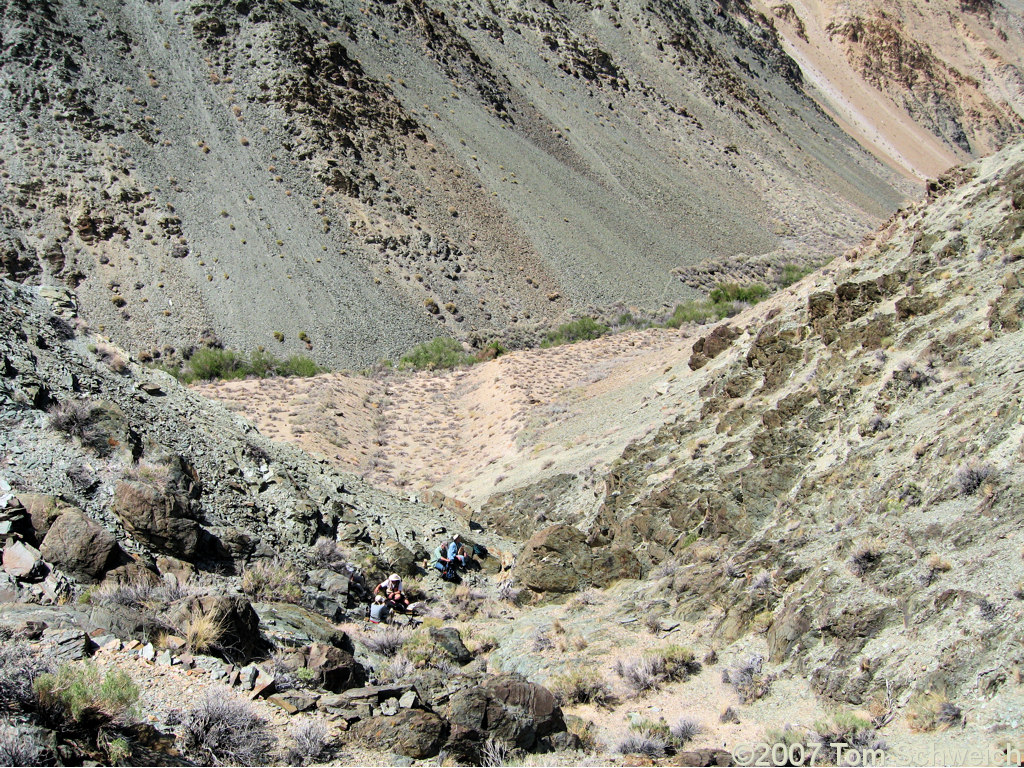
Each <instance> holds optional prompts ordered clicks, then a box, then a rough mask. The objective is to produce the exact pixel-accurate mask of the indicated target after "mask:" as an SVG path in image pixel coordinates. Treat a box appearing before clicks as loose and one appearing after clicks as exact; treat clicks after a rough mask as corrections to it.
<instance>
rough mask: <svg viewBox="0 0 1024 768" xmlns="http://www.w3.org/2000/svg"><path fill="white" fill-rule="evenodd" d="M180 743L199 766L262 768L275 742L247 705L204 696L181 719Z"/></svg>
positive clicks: (271, 756) (217, 697)
mask: <svg viewBox="0 0 1024 768" xmlns="http://www.w3.org/2000/svg"><path fill="white" fill-rule="evenodd" d="M180 743H181V747H182V749H183V750H184V752H185V754H186V755H188V756H189V757H190V758H192V759H193V760H196V761H198V762H200V764H206V765H221V764H227V765H265V764H267V763H273V762H275V760H274V757H273V754H272V752H271V750H272V748H273V747H274V745H275V744H276V743H277V740H276V739H275V738H274V737H273V736H272V735H271V734H270V732H269V730H268V729H267V723H266V721H264V720H263V719H262V718H260V717H258V716H257V715H256V713H255V712H253V710H252V707H250V706H249V705H248V704H247V703H245V702H242V701H237V700H235V699H230V698H225V697H222V696H215V695H213V694H207V696H206V698H204V699H203V700H202V701H201V702H200V703H199V704H197V705H196V706H195V707H193V708H191V709H189V710H187V711H186V712H185V714H184V715H182V719H181V740H180Z"/></svg>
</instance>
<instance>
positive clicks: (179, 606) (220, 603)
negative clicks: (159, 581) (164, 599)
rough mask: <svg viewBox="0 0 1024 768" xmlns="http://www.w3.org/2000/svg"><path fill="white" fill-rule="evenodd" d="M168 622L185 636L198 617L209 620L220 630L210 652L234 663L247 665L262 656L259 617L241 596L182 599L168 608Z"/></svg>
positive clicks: (262, 648) (204, 596)
mask: <svg viewBox="0 0 1024 768" xmlns="http://www.w3.org/2000/svg"><path fill="white" fill-rule="evenodd" d="M165 615H166V616H167V620H168V622H170V624H171V625H172V626H174V627H176V628H177V629H178V631H179V633H181V634H183V635H186V634H188V633H187V631H186V630H187V627H188V626H189V624H190V623H191V622H194V621H195V620H196V619H197V618H201V617H209V618H210V619H212V620H213V621H214V622H215V623H216V626H217V627H218V628H219V632H218V633H217V637H216V639H215V640H214V642H213V644H212V650H214V651H216V652H217V653H218V654H219V655H221V656H223V657H224V658H226V659H229V660H231V661H234V662H236V663H237V662H246V661H249V660H250V659H252V658H253V657H254V656H257V655H259V654H260V653H262V652H263V651H264V650H265V648H264V646H265V643H264V642H263V640H262V638H261V637H260V618H259V616H257V615H256V611H254V610H253V608H252V606H251V605H250V604H249V601H248V600H246V599H245V598H244V597H242V596H241V595H203V596H193V597H186V598H182V599H181V600H176V601H175V602H173V603H171V604H170V605H168V606H167V610H166V614H165Z"/></svg>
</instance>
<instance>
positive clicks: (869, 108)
mask: <svg viewBox="0 0 1024 768" xmlns="http://www.w3.org/2000/svg"><path fill="white" fill-rule="evenodd" d="M754 6H755V7H757V8H758V10H760V11H762V12H763V13H765V14H766V15H767V16H769V17H770V18H773V19H774V20H775V23H776V27H777V29H778V31H779V32H780V34H781V36H782V39H783V44H784V47H785V49H786V51H787V53H789V55H790V56H792V57H793V59H794V60H796V61H797V63H798V64H799V65H800V68H801V70H802V72H803V75H804V79H805V82H806V83H807V85H808V86H809V87H808V89H807V90H808V93H810V94H811V95H812V96H813V97H814V98H815V99H816V100H817V101H818V103H819V104H820V105H821V106H822V108H824V109H825V111H826V112H828V113H829V114H830V115H831V116H832V117H833V118H834V119H835V120H836V122H837V123H839V124H840V125H841V126H842V127H843V129H844V130H846V131H847V132H848V133H849V134H850V135H851V136H853V137H854V138H855V139H857V141H858V142H860V144H861V145H862V146H864V147H865V148H866V149H868V150H869V151H870V152H872V153H873V154H874V155H875V156H876V157H878V158H879V159H881V160H883V161H884V162H886V163H888V164H889V165H890V166H892V167H893V168H895V169H897V170H899V171H900V172H902V173H904V174H906V175H907V176H908V177H910V178H917V179H927V178H934V177H935V176H937V175H939V174H941V173H942V172H943V171H944V170H946V169H947V168H949V167H950V166H952V165H954V164H955V163H957V162H963V161H964V160H965V159H966V155H965V153H963V152H962V151H961V150H959V149H956V148H954V147H952V146H950V145H949V144H947V143H945V142H943V141H942V140H941V139H940V138H938V137H937V136H935V135H934V134H932V133H930V132H929V131H928V130H926V129H925V128H923V127H922V126H921V125H920V124H918V123H916V122H915V121H914V120H913V119H912V118H911V116H910V115H909V114H908V113H907V111H906V109H904V107H903V105H902V104H899V103H897V102H896V101H894V100H893V99H892V98H890V97H889V96H887V95H885V94H883V93H882V92H881V91H880V90H879V89H877V88H876V87H874V86H873V85H871V84H870V83H868V82H867V81H866V80H865V79H864V78H863V77H862V76H861V75H860V74H859V73H858V72H857V71H856V69H855V67H852V66H851V62H850V61H848V59H847V55H846V50H845V49H844V46H843V39H842V37H841V36H837V35H833V34H830V29H829V27H830V25H833V24H841V23H843V22H844V21H847V20H849V19H851V18H854V17H858V18H869V17H871V16H873V15H875V14H877V13H880V12H881V13H885V14H886V15H887V17H888V18H889V19H891V20H893V21H894V22H895V23H896V24H897V25H898V27H899V28H900V29H901V30H902V31H903V32H904V34H905V35H906V37H907V39H909V40H912V41H915V42H920V43H922V44H924V45H925V46H926V47H927V48H928V49H929V50H930V51H931V52H932V53H933V54H934V55H935V56H936V57H937V58H938V59H939V60H940V61H942V62H943V63H944V64H945V65H947V66H948V67H949V68H950V69H951V70H955V71H956V72H958V73H960V74H961V75H963V76H965V78H967V79H966V80H965V81H962V82H961V87H964V88H974V89H976V92H977V94H979V96H980V97H985V98H988V99H992V100H993V101H995V102H997V103H999V104H1004V105H1006V106H1007V107H1008V108H1009V109H1010V110H1012V111H1014V112H1016V113H1017V114H1018V115H1020V114H1022V112H1024V90H1022V89H1021V87H1020V83H1019V71H1020V67H1021V64H1022V53H1021V51H1020V50H1019V49H1018V48H1019V46H1018V45H1017V43H1016V42H1015V40H1016V37H1017V36H1018V35H1019V25H1015V24H1013V23H1010V22H1011V21H1012V19H1013V17H1014V15H1015V14H1019V12H1020V9H1019V8H1018V7H1015V6H1016V4H1009V5H1008V6H1007V9H1005V10H1004V9H1002V8H1001V7H1000V6H999V5H998V4H996V5H995V6H994V7H995V10H994V11H993V12H992V14H991V15H988V16H986V15H985V14H972V13H966V12H964V11H963V10H962V9H961V7H960V5H959V4H958V3H952V2H945V0H936V2H930V3H920V2H915V0H897V1H896V2H885V3H882V2H879V1H878V0H791V2H790V1H789V0H755V2H754ZM787 6H788V7H789V8H791V9H792V13H790V12H789V11H788V9H787ZM1008 14H1009V15H1008ZM1007 31H1008V32H1009V33H1010V34H1009V37H1007V34H1006V33H1007ZM994 149H995V147H992V146H984V147H982V148H981V150H982V152H991V151H992V150H994Z"/></svg>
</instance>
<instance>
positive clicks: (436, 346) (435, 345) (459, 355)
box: [398, 336, 475, 371]
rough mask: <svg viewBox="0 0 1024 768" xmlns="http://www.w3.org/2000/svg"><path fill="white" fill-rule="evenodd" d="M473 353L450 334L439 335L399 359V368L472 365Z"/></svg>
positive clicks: (436, 368)
mask: <svg viewBox="0 0 1024 768" xmlns="http://www.w3.org/2000/svg"><path fill="white" fill-rule="evenodd" d="M473 362H475V360H474V358H473V356H472V355H469V354H466V352H464V351H463V349H462V345H461V344H460V343H459V342H458V341H456V340H455V339H453V338H450V337H448V336H438V337H437V338H436V339H433V340H432V341H428V342H426V343H425V344H420V345H418V346H416V347H414V348H413V349H412V351H411V352H409V354H407V355H405V356H404V357H402V359H401V360H399V364H398V367H399V368H414V369H416V370H418V371H419V370H444V369H449V368H456V367H458V366H460V365H472V364H473Z"/></svg>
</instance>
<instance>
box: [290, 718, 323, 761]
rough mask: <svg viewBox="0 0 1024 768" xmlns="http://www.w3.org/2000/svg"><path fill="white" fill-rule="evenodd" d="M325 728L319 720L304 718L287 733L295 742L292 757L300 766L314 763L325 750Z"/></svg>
mask: <svg viewBox="0 0 1024 768" xmlns="http://www.w3.org/2000/svg"><path fill="white" fill-rule="evenodd" d="M327 734H328V730H327V726H326V725H324V724H323V723H322V722H321V721H320V720H316V719H314V718H312V717H305V718H302V719H301V720H299V721H298V722H296V723H295V724H294V725H292V727H291V728H290V729H289V731H288V735H289V736H291V737H292V740H293V741H294V742H295V748H294V755H295V756H296V757H298V758H299V760H300V762H301V763H302V764H305V763H307V762H315V761H316V760H317V759H318V758H319V757H320V756H321V755H322V754H323V753H324V750H326V749H327Z"/></svg>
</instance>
